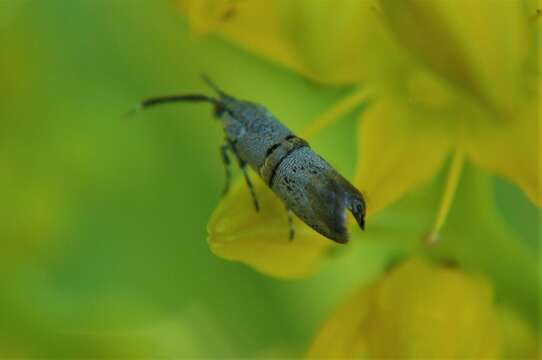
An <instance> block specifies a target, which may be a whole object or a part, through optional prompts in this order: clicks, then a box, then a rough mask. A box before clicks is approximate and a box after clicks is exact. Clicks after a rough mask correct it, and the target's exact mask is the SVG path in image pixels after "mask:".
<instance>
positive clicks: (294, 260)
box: [207, 174, 335, 278]
mask: <svg viewBox="0 0 542 360" xmlns="http://www.w3.org/2000/svg"><path fill="white" fill-rule="evenodd" d="M252 180H253V182H254V186H255V192H256V195H257V197H258V200H259V203H260V211H259V212H256V210H255V209H254V207H253V204H252V199H251V198H250V194H249V192H248V189H247V188H246V184H245V183H244V179H239V181H237V182H236V184H235V186H234V188H233V189H232V190H231V191H230V194H228V195H227V196H226V198H224V199H223V200H222V201H221V202H220V204H219V205H218V207H217V208H216V210H215V212H214V213H213V215H212V217H211V220H210V221H209V224H208V226H207V229H208V232H209V239H208V241H209V246H210V247H211V251H212V252H213V253H214V254H215V255H217V256H219V257H222V258H225V259H227V260H234V261H241V262H243V263H245V264H247V265H249V266H251V267H253V268H254V269H256V270H258V271H260V272H262V273H265V274H267V275H270V276H274V277H279V278H300V277H303V276H306V275H308V274H310V273H312V272H314V271H315V270H316V269H317V267H318V264H319V263H320V261H321V259H322V256H324V255H325V254H326V252H327V250H328V249H330V248H331V247H333V246H335V244H334V243H333V242H332V241H331V240H329V239H326V238H324V237H323V236H321V235H320V234H318V233H317V232H315V231H314V230H312V229H311V228H309V227H308V226H307V225H305V224H304V223H302V222H301V221H299V220H298V219H297V218H295V219H294V227H295V238H294V240H293V241H290V240H289V237H288V220H287V216H286V209H285V207H284V204H283V203H282V202H280V201H279V200H278V198H277V197H276V196H275V194H274V193H273V192H272V191H271V190H270V189H269V188H268V187H267V186H266V185H265V184H264V183H263V182H262V181H261V180H260V179H259V178H257V177H255V176H254V174H252Z"/></svg>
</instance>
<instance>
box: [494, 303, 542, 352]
mask: <svg viewBox="0 0 542 360" xmlns="http://www.w3.org/2000/svg"><path fill="white" fill-rule="evenodd" d="M499 323H500V327H499V328H500V333H501V335H500V338H501V341H502V350H503V357H504V358H505V359H540V358H541V356H542V354H541V353H540V350H541V349H540V348H539V346H538V342H537V339H536V336H535V335H534V334H533V332H532V331H531V329H530V328H529V327H528V326H527V324H526V323H525V321H523V319H521V318H520V317H519V316H518V314H517V313H515V312H514V311H512V310H510V309H502V310H501V311H500V312H499Z"/></svg>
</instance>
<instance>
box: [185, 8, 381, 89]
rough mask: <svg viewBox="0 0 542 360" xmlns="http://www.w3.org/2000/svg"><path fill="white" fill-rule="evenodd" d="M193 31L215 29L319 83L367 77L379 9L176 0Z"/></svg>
mask: <svg viewBox="0 0 542 360" xmlns="http://www.w3.org/2000/svg"><path fill="white" fill-rule="evenodd" d="M176 3H177V4H178V6H179V8H180V10H181V11H182V13H183V14H185V15H186V17H187V19H188V23H189V25H190V26H191V28H192V29H193V30H195V31H196V32H199V33H202V32H203V33H205V32H210V31H215V32H217V33H219V34H221V35H222V36H224V37H225V38H226V39H228V40H229V41H231V42H233V43H235V44H237V45H239V46H240V47H242V48H244V49H246V50H248V51H251V52H253V53H256V54H258V55H260V56H262V57H264V58H266V59H268V60H271V61H274V62H277V63H279V64H281V65H283V66H285V67H287V68H290V69H292V70H294V71H297V72H299V73H301V74H303V75H304V76H307V77H309V78H311V79H313V80H315V81H319V82H324V83H349V84H351V83H355V82H358V81H359V80H361V79H363V78H364V77H365V74H366V71H367V70H366V67H365V66H363V59H364V54H365V53H366V51H365V47H366V46H367V41H368V39H369V34H370V31H371V27H370V25H369V24H368V23H369V18H372V17H373V14H374V10H373V9H372V8H371V6H370V5H371V4H370V3H369V2H359V1H358V0H336V1H333V2H328V1H314V0H296V1H291V0H276V1H231V0H230V1H227V0H176Z"/></svg>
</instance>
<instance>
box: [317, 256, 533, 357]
mask: <svg viewBox="0 0 542 360" xmlns="http://www.w3.org/2000/svg"><path fill="white" fill-rule="evenodd" d="M511 339H513V340H514V341H513V342H511V341H510V340H511ZM535 354H536V340H535V338H534V336H533V335H532V333H531V332H530V330H529V329H528V327H526V325H525V324H524V323H523V322H522V321H521V319H519V318H518V317H517V316H515V315H514V314H513V313H511V312H506V313H505V314H501V311H500V310H499V309H498V308H497V307H496V306H495V305H494V304H493V294H492V289H491V286H490V284H489V283H488V282H487V281H486V280H485V279H484V278H482V277H479V276H473V275H469V274H467V273H465V272H463V271H460V270H458V269H455V268H453V267H451V268H450V267H444V266H440V267H439V266H436V265H433V264H430V263H428V262H426V261H425V260H422V259H417V258H414V259H410V260H407V261H406V262H404V263H402V264H399V265H398V266H396V267H395V268H393V269H392V270H391V271H390V272H389V273H387V274H385V275H384V276H383V278H382V279H380V280H378V281H377V282H376V283H374V284H373V285H370V286H368V287H363V288H361V289H359V290H357V291H355V292H354V293H353V294H351V295H350V296H349V297H348V298H347V299H346V301H345V302H344V303H343V304H342V305H341V306H339V307H338V308H337V309H336V310H335V311H334V313H333V314H332V315H331V316H330V318H329V319H328V320H326V322H325V323H324V324H323V326H322V328H321V329H320V331H319V332H318V334H317V336H316V337H315V339H314V341H313V343H312V345H311V347H310V349H309V351H308V354H307V357H308V358H360V357H361V358H368V359H384V358H385V359H389V358H411V359H420V358H426V359H437V358H439V359H443V358H461V359H465V358H469V359H470V358H472V359H482V358H484V359H488V358H497V357H499V356H500V355H505V356H514V357H517V358H531V357H533V358H534V356H535Z"/></svg>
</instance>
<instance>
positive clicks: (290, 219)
mask: <svg viewBox="0 0 542 360" xmlns="http://www.w3.org/2000/svg"><path fill="white" fill-rule="evenodd" d="M286 215H287V216H288V230H289V232H288V238H289V239H290V241H294V236H295V228H294V218H293V214H292V210H290V209H289V208H288V207H286Z"/></svg>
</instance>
